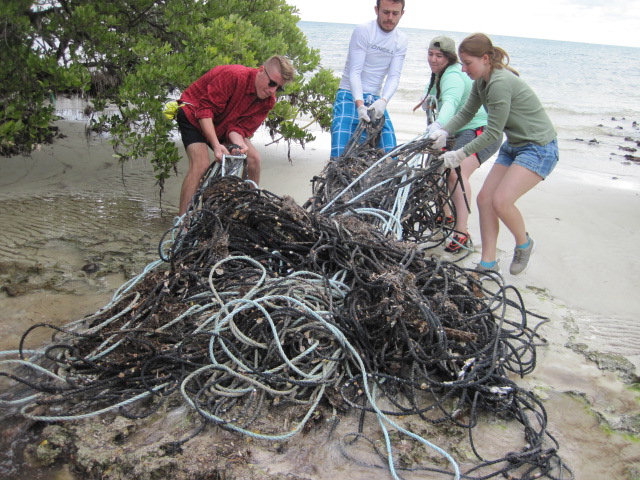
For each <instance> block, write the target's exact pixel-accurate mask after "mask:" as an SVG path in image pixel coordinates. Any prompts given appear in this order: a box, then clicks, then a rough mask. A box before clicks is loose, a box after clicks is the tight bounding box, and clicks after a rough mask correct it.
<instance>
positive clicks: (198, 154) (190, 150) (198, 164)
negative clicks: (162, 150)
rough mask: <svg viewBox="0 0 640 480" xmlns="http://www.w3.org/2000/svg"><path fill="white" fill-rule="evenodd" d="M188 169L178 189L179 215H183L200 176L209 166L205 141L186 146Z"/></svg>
mask: <svg viewBox="0 0 640 480" xmlns="http://www.w3.org/2000/svg"><path fill="white" fill-rule="evenodd" d="M187 157H188V158H189V170H188V171H187V175H186V177H184V180H183V181H182V189H181V190H180V215H181V216H182V215H184V213H185V212H186V211H187V208H188V207H189V203H190V202H191V199H192V198H193V196H194V195H195V193H196V190H197V189H198V185H199V183H200V180H201V179H202V176H203V175H204V173H205V172H206V171H207V168H209V161H210V160H209V146H208V145H207V144H206V143H192V144H190V145H189V146H188V147H187Z"/></svg>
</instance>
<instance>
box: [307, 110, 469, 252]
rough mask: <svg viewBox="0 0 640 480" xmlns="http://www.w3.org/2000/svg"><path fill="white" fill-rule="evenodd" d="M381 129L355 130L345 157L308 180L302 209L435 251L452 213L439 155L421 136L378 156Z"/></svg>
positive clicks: (368, 125)
mask: <svg viewBox="0 0 640 480" xmlns="http://www.w3.org/2000/svg"><path fill="white" fill-rule="evenodd" d="M382 126H383V122H382V121H379V122H378V123H374V122H372V123H364V122H362V123H361V124H360V125H359V127H358V130H357V131H356V133H355V134H354V135H353V137H352V138H351V141H350V143H349V144H348V145H347V147H346V148H345V152H344V154H343V155H342V156H341V157H339V158H335V159H333V161H331V162H329V163H328V164H327V165H326V166H325V168H324V170H323V171H322V172H321V173H320V175H319V176H316V177H314V178H313V179H312V184H313V196H312V198H311V199H310V200H309V201H308V202H307V203H306V204H305V205H304V206H305V208H307V209H308V210H310V211H314V212H319V213H322V214H324V215H329V216H331V215H356V216H359V217H360V218H363V219H366V221H368V222H371V223H372V224H374V225H375V226H377V227H378V228H379V229H380V230H381V231H383V232H384V233H390V234H392V235H393V236H394V237H395V238H396V239H399V240H400V239H401V240H408V241H412V242H416V243H418V244H420V245H421V247H422V248H426V249H428V248H434V247H437V246H439V245H441V244H442V243H444V242H445V240H446V239H447V238H448V237H449V236H450V235H451V234H452V233H453V227H452V225H451V224H448V223H447V222H446V218H447V216H448V215H452V216H455V214H456V208H455V205H454V203H453V201H452V197H451V194H452V192H450V191H448V189H447V185H446V181H445V179H446V177H445V176H444V175H443V172H442V168H443V167H442V160H441V159H440V154H441V153H442V152H441V151H439V150H434V149H433V148H431V144H432V141H431V140H429V139H428V138H427V137H426V136H425V135H421V136H418V137H416V138H415V139H414V140H413V141H411V142H408V143H406V144H404V145H401V146H399V147H398V148H396V149H394V150H393V151H391V152H389V153H387V154H384V152H382V153H381V152H380V151H379V150H378V148H377V147H376V145H377V139H378V138H379V135H380V132H381V130H382ZM361 137H362V138H361ZM358 139H360V141H359V142H358ZM449 145H451V142H450V143H449ZM460 185H461V184H460ZM456 188H457V186H456ZM447 210H448V211H447ZM465 257H466V255H464V256H461V257H459V258H458V259H457V260H462V259H463V258H465Z"/></svg>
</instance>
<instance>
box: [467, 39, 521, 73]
mask: <svg viewBox="0 0 640 480" xmlns="http://www.w3.org/2000/svg"><path fill="white" fill-rule="evenodd" d="M458 53H464V54H466V55H471V56H472V57H482V56H483V55H487V56H488V57H489V65H491V70H493V69H494V68H497V69H501V68H505V69H507V70H509V71H510V72H511V73H513V74H515V75H518V76H520V74H519V73H518V72H517V71H516V70H515V69H514V68H512V67H510V66H509V54H508V53H507V52H505V51H504V50H503V49H502V48H500V47H496V46H494V45H493V43H492V42H491V39H490V38H489V37H488V36H487V35H485V34H484V33H474V34H472V35H469V36H468V37H467V38H465V39H464V40H462V42H460V46H459V47H458Z"/></svg>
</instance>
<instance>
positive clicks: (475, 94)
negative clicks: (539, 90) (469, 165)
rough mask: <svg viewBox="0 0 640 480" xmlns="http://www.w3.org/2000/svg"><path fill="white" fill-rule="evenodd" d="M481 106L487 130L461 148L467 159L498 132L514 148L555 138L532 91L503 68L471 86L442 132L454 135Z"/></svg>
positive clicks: (496, 136)
mask: <svg viewBox="0 0 640 480" xmlns="http://www.w3.org/2000/svg"><path fill="white" fill-rule="evenodd" d="M483 105H484V107H485V109H486V110H487V113H488V117H489V121H488V123H487V128H485V129H484V132H483V133H482V135H480V136H479V137H477V138H476V139H475V140H473V141H471V142H469V143H467V144H466V145H465V146H464V153H465V154H466V155H467V156H469V155H472V154H474V153H477V152H479V151H480V150H482V149H483V148H485V147H487V146H489V145H491V144H492V143H493V142H495V141H496V140H498V138H500V133H501V132H504V133H505V134H506V136H507V141H508V142H509V144H510V145H512V146H514V147H521V146H524V145H526V144H527V143H535V144H536V145H546V144H547V143H549V142H551V141H552V140H554V139H555V138H556V131H555V128H554V127H553V125H552V123H551V120H549V117H548V116H547V113H546V112H545V111H544V108H542V104H541V103H540V100H539V99H538V97H537V96H536V94H535V93H534V92H533V90H531V87H529V86H528V85H527V84H526V83H525V82H524V81H523V80H522V79H521V78H520V77H518V76H517V75H514V74H513V73H511V72H510V71H509V70H507V69H504V68H500V69H494V70H493V72H491V78H490V79H489V82H488V83H487V82H485V81H484V80H483V79H482V78H479V79H477V80H475V81H474V82H473V87H472V88H471V93H470V94H469V98H468V99H467V103H465V105H464V107H463V108H462V110H461V111H460V112H459V113H457V114H456V116H455V117H453V119H452V120H451V121H450V122H447V124H446V125H445V126H444V129H445V130H446V131H447V132H457V131H458V130H459V129H460V127H462V126H463V125H465V124H466V123H467V122H469V120H471V118H473V116H474V114H475V113H476V112H477V111H478V109H480V108H481V107H482V106H483Z"/></svg>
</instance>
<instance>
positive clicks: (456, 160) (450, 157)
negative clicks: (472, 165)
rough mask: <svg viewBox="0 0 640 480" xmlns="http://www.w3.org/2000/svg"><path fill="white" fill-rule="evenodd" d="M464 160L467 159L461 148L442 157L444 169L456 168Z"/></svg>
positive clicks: (445, 153)
mask: <svg viewBox="0 0 640 480" xmlns="http://www.w3.org/2000/svg"><path fill="white" fill-rule="evenodd" d="M465 158H467V156H466V155H465V153H464V150H463V149H462V148H460V149H458V150H454V151H453V152H444V155H443V156H442V159H443V160H444V163H443V165H444V168H452V169H453V168H457V167H459V166H460V164H461V163H462V161H463V160H464V159H465Z"/></svg>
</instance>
